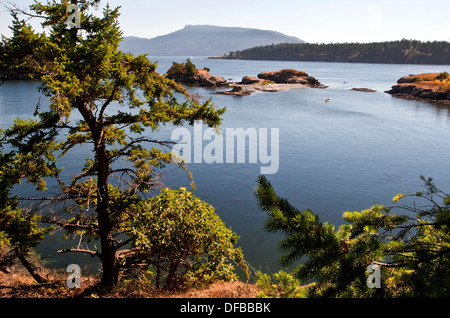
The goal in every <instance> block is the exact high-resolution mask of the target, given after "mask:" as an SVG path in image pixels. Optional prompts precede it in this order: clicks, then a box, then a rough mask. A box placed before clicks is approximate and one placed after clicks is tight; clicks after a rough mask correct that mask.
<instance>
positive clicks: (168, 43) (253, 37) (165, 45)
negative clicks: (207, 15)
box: [120, 25, 305, 56]
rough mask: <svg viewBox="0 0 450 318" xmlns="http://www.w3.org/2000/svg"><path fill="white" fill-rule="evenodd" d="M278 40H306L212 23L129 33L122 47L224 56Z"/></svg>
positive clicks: (153, 52)
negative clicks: (151, 33) (143, 33)
mask: <svg viewBox="0 0 450 318" xmlns="http://www.w3.org/2000/svg"><path fill="white" fill-rule="evenodd" d="M279 43H305V42H304V41H303V40H300V39H298V38H296V37H293V36H288V35H285V34H283V33H280V32H275V31H269V30H259V29H249V28H238V27H220V26H213V25H187V26H186V27H184V28H183V29H181V30H178V31H175V32H173V33H170V34H167V35H162V36H158V37H156V38H153V39H145V38H138V37H132V36H128V37H125V38H124V39H123V41H122V43H121V46H120V48H121V50H122V51H125V52H131V53H133V54H149V55H153V56H158V55H159V56H180V55H181V56H186V55H189V56H222V55H224V54H227V53H229V52H231V51H236V50H243V49H247V48H250V47H254V46H261V45H270V44H279Z"/></svg>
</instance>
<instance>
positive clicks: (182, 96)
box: [0, 0, 225, 287]
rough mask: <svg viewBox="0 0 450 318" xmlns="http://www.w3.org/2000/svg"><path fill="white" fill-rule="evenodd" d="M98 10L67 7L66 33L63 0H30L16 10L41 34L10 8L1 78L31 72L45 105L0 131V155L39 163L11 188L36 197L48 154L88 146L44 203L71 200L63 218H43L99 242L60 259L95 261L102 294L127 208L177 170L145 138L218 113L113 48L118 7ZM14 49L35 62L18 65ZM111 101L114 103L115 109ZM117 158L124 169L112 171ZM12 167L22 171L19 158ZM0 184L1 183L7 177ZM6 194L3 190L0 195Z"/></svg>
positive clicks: (116, 271)
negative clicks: (26, 185)
mask: <svg viewBox="0 0 450 318" xmlns="http://www.w3.org/2000/svg"><path fill="white" fill-rule="evenodd" d="M99 3H100V1H99V0H82V1H72V4H77V6H78V8H79V10H78V12H79V14H80V16H79V18H80V19H79V20H80V26H79V27H76V26H75V27H73V26H70V25H68V23H67V22H68V21H70V19H69V18H70V16H71V14H73V12H70V10H68V8H69V6H70V5H71V3H69V1H66V0H63V1H56V0H52V1H48V2H47V3H41V2H38V1H36V2H35V3H34V4H33V5H31V6H30V12H24V11H20V12H21V13H25V14H26V15H28V16H31V17H38V18H41V19H42V21H43V22H42V26H43V28H44V30H45V33H41V34H38V33H36V32H35V31H34V30H33V29H32V28H31V26H29V25H28V24H27V23H25V21H24V20H19V18H18V13H19V11H18V10H16V9H15V8H12V9H11V11H12V13H13V19H14V22H13V30H14V34H13V37H12V38H11V39H5V38H4V39H3V40H2V52H5V53H4V54H5V55H4V59H2V63H1V64H0V68H1V69H0V73H1V74H11V73H14V72H21V73H23V74H28V75H31V76H36V74H39V77H40V78H41V79H42V86H41V91H42V92H43V93H44V94H45V96H47V97H48V98H49V100H50V105H49V107H48V109H46V110H45V111H43V110H41V109H36V113H35V115H36V116H35V118H33V119H30V120H24V119H18V120H16V122H15V124H14V125H13V126H12V127H11V128H10V129H8V130H6V131H5V132H4V134H3V137H4V142H5V143H8V144H9V145H10V146H11V148H12V149H11V152H8V153H5V156H9V158H14V157H19V158H21V157H22V156H27V154H31V155H32V156H38V157H39V159H40V161H38V163H39V165H38V164H31V166H30V167H29V169H28V170H29V171H30V174H29V175H19V176H18V178H17V182H19V181H20V180H21V179H22V178H23V177H28V178H31V181H36V182H39V189H40V190H44V189H45V182H44V177H45V176H54V177H57V176H58V172H59V171H57V170H55V169H56V166H55V162H56V158H55V155H56V154H59V155H60V156H65V155H67V154H68V153H70V152H71V150H73V149H75V148H76V147H77V146H90V147H92V151H93V152H92V156H91V157H89V158H87V159H86V162H85V165H84V168H83V170H82V171H81V172H80V173H79V174H78V175H76V176H74V178H73V180H72V182H70V183H68V184H67V183H63V181H61V180H60V181H59V182H60V184H61V187H62V189H63V195H62V196H60V197H58V198H50V199H52V201H51V202H57V201H58V200H69V202H73V203H74V204H72V205H69V206H66V207H65V209H64V210H63V211H62V212H64V215H69V216H71V217H70V218H69V219H64V218H63V217H62V216H61V215H53V216H51V217H47V219H46V221H48V222H52V223H53V224H57V225H58V226H61V227H63V228H64V229H66V230H67V231H68V233H77V234H82V235H83V238H85V239H98V240H99V241H100V248H99V250H96V251H93V250H87V249H81V248H73V249H66V250H63V251H61V252H79V253H87V254H90V255H95V256H98V257H99V258H100V260H101V263H102V273H103V274H102V285H103V286H106V287H111V286H114V285H117V284H118V282H119V279H120V271H121V264H122V263H121V262H122V261H123V255H121V249H123V247H124V246H126V245H127V244H130V243H131V242H132V239H131V238H128V239H124V240H122V241H121V240H120V239H119V238H123V235H126V234H129V232H130V231H131V226H132V221H133V218H134V216H135V213H136V211H135V210H133V208H132V206H134V205H135V204H138V203H139V202H140V201H141V200H144V199H145V198H146V197H147V196H148V195H149V191H150V190H152V189H153V188H154V187H155V185H156V184H157V181H158V180H157V177H158V173H157V169H159V168H163V167H164V166H165V165H167V164H171V163H177V164H178V165H179V167H180V168H183V169H186V167H185V166H184V164H183V163H182V162H181V163H180V162H179V161H178V160H173V158H172V156H171V154H170V153H168V152H165V151H164V147H165V146H170V145H171V144H170V143H167V142H165V141H161V140H158V139H157V138H155V137H149V136H150V135H151V134H155V133H156V132H157V131H158V129H159V127H160V126H161V125H164V124H166V123H171V124H174V125H181V124H183V123H189V124H193V123H194V121H195V120H202V121H203V122H204V123H206V124H207V125H209V126H211V127H212V126H217V125H219V124H220V122H221V115H222V114H223V113H224V111H225V109H218V108H216V107H215V106H214V105H213V104H212V103H211V100H206V101H200V100H199V99H198V98H196V97H193V96H191V95H189V93H188V92H187V91H186V90H185V89H184V88H183V87H182V86H180V85H178V84H177V83H175V82H174V81H172V80H169V79H167V78H165V77H164V76H161V75H160V74H158V73H157V72H156V67H157V65H156V64H155V63H152V62H151V61H149V60H148V58H147V57H146V56H145V55H139V56H133V55H131V54H126V53H124V52H122V51H120V50H119V43H120V41H121V39H122V33H121V31H120V29H119V23H118V18H119V8H115V9H112V8H110V7H109V5H108V6H107V7H106V8H105V9H104V11H103V15H102V16H101V17H96V16H95V15H94V14H92V13H91V11H92V10H93V9H95V7H96V6H98V5H99ZM68 11H69V12H68ZM30 43H33V44H34V45H30ZM14 52H19V54H21V55H20V56H28V57H30V60H34V61H38V62H37V63H24V64H23V65H22V64H19V63H17V61H16V59H15V58H14V55H15V53H14ZM39 61H44V62H45V63H40V62H39ZM114 104H116V105H120V108H119V110H117V107H114ZM72 114H77V115H81V119H80V120H74V119H73V118H72ZM37 141H38V142H37ZM36 142H37V143H36ZM36 148H38V149H36ZM36 150H38V152H36ZM5 158H6V157H5ZM32 159H33V158H30V160H28V161H26V163H30V162H31V160H32ZM123 161H128V162H129V163H130V164H128V165H122V166H119V167H118V166H117V165H116V166H114V163H118V162H119V163H122V162H123ZM9 162H10V163H11V162H13V161H9ZM20 162H21V163H23V164H25V161H24V159H23V160H22V159H21V161H20ZM13 163H14V162H13ZM16 163H17V162H16ZM15 167H17V165H16V166H15ZM31 168H35V169H31ZM50 168H51V169H52V170H51V171H49V170H48V169H50ZM17 169H18V168H17ZM113 180H115V182H113ZM117 180H118V181H117ZM1 181H2V182H10V181H8V180H7V178H2V180H1ZM11 182H12V181H11ZM8 187H9V183H8V184H6V186H5V189H9V188H8ZM5 211H7V210H5V209H2V212H1V213H2V218H0V219H4V215H5ZM16 211H19V210H16ZM32 221H33V222H34V221H37V220H35V219H33V220H32ZM7 223H8V224H10V223H9V222H7ZM1 230H3V229H0V231H1ZM32 245H34V244H32ZM25 246H27V245H25Z"/></svg>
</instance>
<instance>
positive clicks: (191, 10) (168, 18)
mask: <svg viewBox="0 0 450 318" xmlns="http://www.w3.org/2000/svg"><path fill="white" fill-rule="evenodd" d="M0 1H2V2H5V1H9V2H13V3H16V4H17V5H19V6H20V7H23V8H26V7H27V6H28V5H29V4H30V3H32V2H33V1H32V0H0ZM44 2H46V0H45V1H44ZM102 3H104V4H106V3H109V4H110V5H111V6H113V7H116V6H121V18H120V24H121V28H122V31H123V32H124V35H125V36H129V35H133V36H139V37H146V38H152V37H155V36H158V35H164V34H168V33H170V32H173V31H176V30H179V29H181V28H183V27H184V26H185V25H186V24H212V25H219V26H238V27H249V28H258V29H266V30H274V31H279V32H282V33H285V34H287V35H291V36H296V37H298V38H300V39H303V40H305V41H307V42H312V43H316V42H318V43H330V42H335V43H336V42H374V41H390V40H400V39H402V38H406V39H416V40H422V41H434V40H440V41H442V40H444V41H450V19H449V15H450V1H449V0H427V1H423V0H420V1H419V0H408V1H406V0H400V1H396V0H389V1H387V0H379V1H377V0H374V1H355V0H340V1H336V0H335V1H331V0H316V1H311V0H308V1H300V0H295V1H294V0H225V1H214V0H191V1H188V0H163V1H149V0H128V1H123V0H122V1H119V0H104V1H103V2H102ZM0 8H1V10H0V33H1V34H3V35H6V36H9V35H10V32H9V31H10V30H9V29H8V25H9V24H10V21H11V19H10V16H9V14H8V13H7V12H5V11H4V9H3V6H1V5H0ZM98 14H101V11H98Z"/></svg>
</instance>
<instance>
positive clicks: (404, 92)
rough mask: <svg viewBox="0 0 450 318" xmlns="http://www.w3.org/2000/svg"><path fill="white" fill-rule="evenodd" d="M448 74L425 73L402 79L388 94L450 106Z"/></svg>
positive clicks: (449, 77)
mask: <svg viewBox="0 0 450 318" xmlns="http://www.w3.org/2000/svg"><path fill="white" fill-rule="evenodd" d="M449 80H450V76H449V74H448V73H446V72H444V73H423V74H418V75H412V74H411V75H409V76H404V77H402V78H400V79H399V80H398V81H397V85H394V86H392V88H391V89H390V90H388V91H386V93H388V94H390V95H392V96H394V97H397V98H403V99H408V100H417V101H423V102H432V103H439V104H449V105H450V82H449Z"/></svg>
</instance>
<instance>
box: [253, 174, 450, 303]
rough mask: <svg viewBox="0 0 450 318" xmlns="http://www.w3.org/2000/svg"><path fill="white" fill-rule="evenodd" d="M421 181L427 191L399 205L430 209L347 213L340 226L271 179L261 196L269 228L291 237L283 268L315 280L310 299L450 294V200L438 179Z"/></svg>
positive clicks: (285, 243) (262, 180) (261, 182)
mask: <svg viewBox="0 0 450 318" xmlns="http://www.w3.org/2000/svg"><path fill="white" fill-rule="evenodd" d="M421 178H422V180H423V181H424V183H425V189H426V191H424V192H423V193H422V192H418V193H416V194H415V195H412V196H407V195H404V194H399V195H396V196H395V197H394V199H393V200H394V202H399V200H406V197H413V198H414V199H415V200H418V201H420V202H422V203H421V204H423V206H422V205H419V202H415V203H414V204H411V203H410V204H405V205H394V206H392V207H386V206H382V205H374V206H373V207H371V208H370V209H367V210H363V211H360V212H350V211H347V212H345V213H344V214H343V218H344V220H345V221H346V223H345V224H343V225H341V226H340V227H339V228H338V229H335V227H334V226H333V225H331V224H329V223H327V222H325V223H322V222H321V221H320V219H319V217H318V216H317V215H315V214H313V213H312V212H311V211H310V210H298V209H296V208H295V207H293V206H292V205H291V204H290V203H289V202H288V201H287V200H286V199H283V198H280V197H279V196H278V195H277V194H276V192H275V190H274V189H273V187H272V185H271V183H270V182H269V181H268V180H267V178H266V177H264V176H261V177H259V179H258V185H257V187H256V189H255V195H256V197H257V199H258V203H259V206H260V208H261V209H262V210H264V211H267V213H268V218H267V221H266V223H265V230H266V231H268V232H270V233H275V232H276V233H282V234H284V236H285V238H284V239H283V240H282V241H281V242H280V249H281V250H282V251H283V253H284V254H283V255H282V257H281V260H280V263H281V265H283V266H286V267H288V266H292V265H296V266H295V268H294V269H293V274H294V275H295V277H296V278H297V279H299V280H300V281H303V282H305V281H309V280H313V281H314V282H315V283H314V284H312V287H311V288H309V296H310V297H403V296H409V297H449V296H450V275H449V274H450V195H448V194H446V193H444V192H443V191H442V190H440V189H438V188H437V187H436V186H435V185H434V183H433V181H432V179H425V178H424V177H421ZM395 210H399V211H401V212H402V213H400V214H397V213H394V212H395ZM298 263H300V264H298ZM371 264H374V265H377V266H380V268H381V277H380V280H381V283H382V284H381V288H379V289H371V288H369V286H368V284H367V279H368V272H367V269H368V266H369V265H371Z"/></svg>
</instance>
